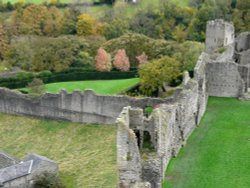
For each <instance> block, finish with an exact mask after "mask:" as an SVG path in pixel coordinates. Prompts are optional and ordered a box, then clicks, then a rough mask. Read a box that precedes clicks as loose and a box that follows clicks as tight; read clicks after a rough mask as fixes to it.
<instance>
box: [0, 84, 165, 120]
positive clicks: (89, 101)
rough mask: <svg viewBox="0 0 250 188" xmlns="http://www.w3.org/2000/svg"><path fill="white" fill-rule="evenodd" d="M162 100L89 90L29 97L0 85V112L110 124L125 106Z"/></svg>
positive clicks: (157, 102)
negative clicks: (98, 93) (113, 94)
mask: <svg viewBox="0 0 250 188" xmlns="http://www.w3.org/2000/svg"><path fill="white" fill-rule="evenodd" d="M163 102H164V100H162V99H157V98H142V99H136V98H131V97H127V96H102V95H96V94H95V93H94V92H93V91H91V90H86V91H85V92H83V93H82V92H80V91H75V92H73V93H67V92H66V91H62V92H61V93H59V94H50V93H47V94H45V95H43V96H41V97H40V98H39V99H32V98H31V97H29V96H28V95H24V94H21V93H20V92H17V91H13V90H9V89H5V88H0V112H4V113H10V114H20V115H30V116H37V117H45V118H51V119H62V120H68V121H73V122H84V123H99V124H112V123H114V122H115V120H116V118H117V117H118V115H119V113H120V112H121V111H122V109H123V107H124V106H133V107H140V108H144V107H145V106H147V105H148V106H155V105H157V104H160V103H163Z"/></svg>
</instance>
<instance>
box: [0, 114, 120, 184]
mask: <svg viewBox="0 0 250 188" xmlns="http://www.w3.org/2000/svg"><path fill="white" fill-rule="evenodd" d="M0 138H1V142H0V150H4V151H6V152H8V153H10V154H11V155H14V156H17V157H19V158H22V157H24V156H25V155H26V154H27V153H30V152H35V153H38V154H40V155H44V156H46V157H48V158H50V159H53V160H55V161H56V162H57V163H58V164H59V168H60V175H61V177H62V179H63V181H64V182H65V184H66V187H67V188H82V187H86V188H91V187H93V188H94V187H103V188H113V187H115V186H116V179H117V175H116V149H115V148H116V129H115V127H114V126H104V125H83V124H77V123H69V122H59V121H49V120H41V119H35V118H27V117H18V116H11V115H5V114H0Z"/></svg>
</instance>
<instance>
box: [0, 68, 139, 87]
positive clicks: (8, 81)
mask: <svg viewBox="0 0 250 188" xmlns="http://www.w3.org/2000/svg"><path fill="white" fill-rule="evenodd" d="M134 77H137V71H136V70H131V71H128V72H119V71H111V72H95V71H87V70H80V69H75V70H67V71H64V72H59V73H51V72H50V71H43V72H40V73H30V72H20V73H18V74H17V76H15V77H11V78H0V87H7V88H10V89H17V88H23V87H26V86H27V85H28V83H29V82H31V81H32V80H33V79H34V78H40V79H42V80H43V82H44V83H54V82H66V81H83V80H114V79H125V78H134Z"/></svg>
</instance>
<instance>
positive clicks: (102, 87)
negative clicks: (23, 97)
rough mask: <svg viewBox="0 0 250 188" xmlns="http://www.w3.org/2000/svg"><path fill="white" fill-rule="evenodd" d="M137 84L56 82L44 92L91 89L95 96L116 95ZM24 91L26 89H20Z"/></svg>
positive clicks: (104, 81)
mask: <svg viewBox="0 0 250 188" xmlns="http://www.w3.org/2000/svg"><path fill="white" fill-rule="evenodd" d="M138 82H139V78H132V79H122V80H92V81H74V82H58V83H52V84H46V91H47V92H49V93H58V92H60V91H61V90H62V89H66V90H67V91H68V92H72V91H74V90H81V91H83V90H85V89H92V90H94V91H95V92H96V93H97V94H106V95H112V94H118V93H121V92H123V91H125V90H127V89H128V88H130V87H132V86H133V85H135V84H137V83H138ZM21 90H26V91H27V89H21Z"/></svg>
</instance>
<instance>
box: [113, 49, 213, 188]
mask: <svg viewBox="0 0 250 188" xmlns="http://www.w3.org/2000/svg"><path fill="white" fill-rule="evenodd" d="M204 59H205V54H202V55H201V56H200V58H199V60H198V62H197V65H196V67H195V74H194V75H195V76H194V78H193V79H190V78H189V79H187V78H185V79H184V80H185V82H184V83H183V85H182V87H180V88H179V89H178V90H177V91H176V92H175V94H174V97H173V99H172V100H171V101H167V102H165V103H163V104H161V105H158V106H157V107H156V108H155V109H154V111H153V113H152V114H151V116H150V117H148V118H147V117H145V116H143V111H142V109H139V108H136V109H135V108H132V107H125V108H124V109H123V111H122V113H121V114H120V116H119V118H118V119H117V126H118V133H117V148H118V150H117V161H118V172H119V187H122V188H130V187H139V186H138V184H139V185H140V184H147V183H149V184H150V186H151V187H152V188H160V187H161V185H162V179H163V178H164V173H165V169H166V167H167V165H168V163H169V160H170V159H171V158H172V157H173V156H176V155H177V153H178V152H179V150H180V148H181V147H182V146H183V145H185V142H186V140H187V139H188V137H189V136H190V134H191V133H192V131H193V129H194V128H195V127H196V126H197V125H198V123H199V122H200V120H201V117H202V116H203V114H204V112H205V109H206V104H207V98H208V96H207V93H206V75H205V69H206V63H205V60H204ZM146 132H148V133H149V135H150V143H151V145H152V147H153V149H152V148H151V149H152V150H151V152H147V153H146V154H145V153H144V154H143V155H141V154H140V152H138V151H139V148H140V149H142V150H141V151H143V142H145V133H146ZM128 135H131V136H128ZM121 148H123V149H121ZM145 155H146V156H145ZM135 174H136V175H135Z"/></svg>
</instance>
